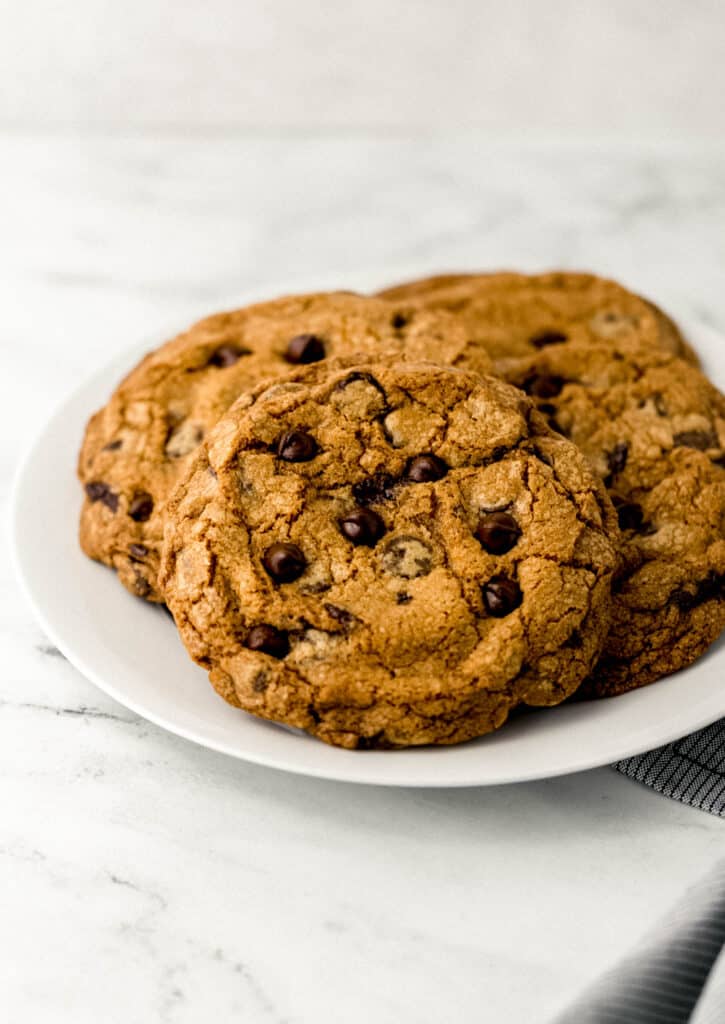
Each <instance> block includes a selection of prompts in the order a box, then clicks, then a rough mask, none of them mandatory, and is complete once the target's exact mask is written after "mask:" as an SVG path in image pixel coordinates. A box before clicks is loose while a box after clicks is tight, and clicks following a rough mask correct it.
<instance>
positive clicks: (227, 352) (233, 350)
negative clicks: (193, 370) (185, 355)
mask: <svg viewBox="0 0 725 1024" xmlns="http://www.w3.org/2000/svg"><path fill="white" fill-rule="evenodd" d="M251 354H252V353H251V352H250V350H249V349H248V348H244V347H243V346H242V345H220V346H219V348H218V349H217V350H216V352H214V354H213V355H212V356H210V358H209V366H219V367H221V368H222V369H226V368H227V366H234V364H235V363H237V362H239V360H240V359H241V358H242V356H250V355H251Z"/></svg>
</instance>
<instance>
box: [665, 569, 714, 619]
mask: <svg viewBox="0 0 725 1024" xmlns="http://www.w3.org/2000/svg"><path fill="white" fill-rule="evenodd" d="M723 597H725V575H718V574H717V573H714V572H711V573H710V574H709V575H708V576H706V577H705V578H704V579H702V580H699V581H698V583H697V584H696V585H695V589H694V590H685V589H684V588H681V589H680V590H676V591H675V592H674V593H673V594H672V597H671V598H670V600H672V601H673V602H674V603H675V604H676V605H677V607H678V608H679V609H680V611H683V612H689V611H692V609H693V608H697V607H698V605H701V604H704V603H705V602H706V601H716V600H722V598H723Z"/></svg>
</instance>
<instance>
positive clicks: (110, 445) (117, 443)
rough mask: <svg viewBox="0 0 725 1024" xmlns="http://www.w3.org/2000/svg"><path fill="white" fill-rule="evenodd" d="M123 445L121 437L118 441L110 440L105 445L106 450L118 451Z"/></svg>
mask: <svg viewBox="0 0 725 1024" xmlns="http://www.w3.org/2000/svg"><path fill="white" fill-rule="evenodd" d="M122 447H123V441H122V440H121V439H120V438H119V439H118V440H117V441H109V442H108V444H107V445H104V447H103V450H104V452H117V451H118V449H119V448H122Z"/></svg>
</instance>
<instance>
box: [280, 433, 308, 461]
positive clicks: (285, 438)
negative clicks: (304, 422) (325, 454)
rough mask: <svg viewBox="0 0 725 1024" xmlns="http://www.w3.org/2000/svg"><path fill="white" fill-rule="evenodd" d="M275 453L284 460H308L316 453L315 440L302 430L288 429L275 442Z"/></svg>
mask: <svg viewBox="0 0 725 1024" xmlns="http://www.w3.org/2000/svg"><path fill="white" fill-rule="evenodd" d="M277 454H278V455H279V457H280V459H284V461H285V462H309V460H310V459H314V457H315V455H317V442H316V441H315V439H314V437H313V436H312V435H311V434H308V433H306V432H305V431H303V430H289V431H288V432H287V433H286V434H283V435H282V436H281V437H280V439H279V441H278V442H277Z"/></svg>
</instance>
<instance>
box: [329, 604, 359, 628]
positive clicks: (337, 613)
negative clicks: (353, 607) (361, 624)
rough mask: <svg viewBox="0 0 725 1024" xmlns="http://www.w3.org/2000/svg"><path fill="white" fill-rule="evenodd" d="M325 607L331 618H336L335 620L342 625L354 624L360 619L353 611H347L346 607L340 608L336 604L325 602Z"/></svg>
mask: <svg viewBox="0 0 725 1024" xmlns="http://www.w3.org/2000/svg"><path fill="white" fill-rule="evenodd" d="M324 609H325V611H326V612H327V614H328V615H329V616H330V618H332V619H334V620H335V622H339V623H340V624H341V625H342V626H352V624H353V623H354V622H358V621H359V620H358V618H357V616H356V615H353V614H352V612H349V611H347V609H346V608H339V607H338V606H337V605H336V604H325V605H324Z"/></svg>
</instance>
